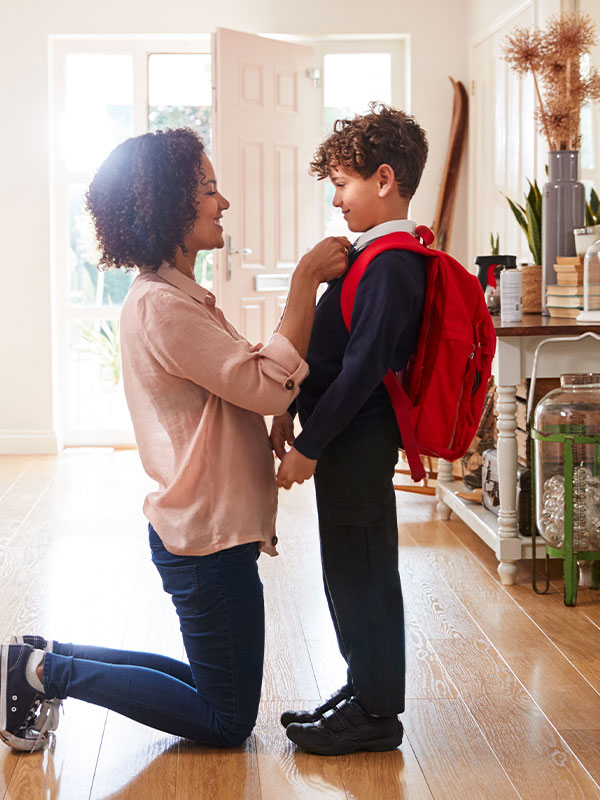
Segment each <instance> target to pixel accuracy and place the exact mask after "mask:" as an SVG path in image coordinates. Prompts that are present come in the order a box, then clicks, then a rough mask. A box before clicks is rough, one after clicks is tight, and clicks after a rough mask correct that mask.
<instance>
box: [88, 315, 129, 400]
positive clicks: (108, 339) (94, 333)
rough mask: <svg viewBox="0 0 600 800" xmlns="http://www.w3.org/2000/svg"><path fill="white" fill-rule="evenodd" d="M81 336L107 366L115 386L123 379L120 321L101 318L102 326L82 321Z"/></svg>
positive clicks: (103, 364)
mask: <svg viewBox="0 0 600 800" xmlns="http://www.w3.org/2000/svg"><path fill="white" fill-rule="evenodd" d="M79 331H80V333H81V338H82V339H83V341H84V342H85V343H86V344H87V347H86V349H87V350H88V352H90V353H93V354H94V355H96V356H97V357H98V359H99V361H100V364H101V365H102V366H103V367H107V368H108V369H109V370H110V374H111V375H112V379H113V383H114V384H115V386H116V385H117V384H118V383H119V381H120V380H121V339H120V337H119V322H118V320H113V321H112V322H107V321H106V320H101V322H100V326H99V327H98V328H97V327H96V326H95V325H87V324H85V323H81V324H80V326H79Z"/></svg>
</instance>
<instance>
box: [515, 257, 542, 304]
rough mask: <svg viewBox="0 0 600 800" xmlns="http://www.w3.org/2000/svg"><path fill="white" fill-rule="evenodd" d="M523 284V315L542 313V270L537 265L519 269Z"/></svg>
mask: <svg viewBox="0 0 600 800" xmlns="http://www.w3.org/2000/svg"><path fill="white" fill-rule="evenodd" d="M520 270H521V276H522V282H523V313H524V314H541V313H542V268H541V266H540V265H539V264H532V265H526V266H523V267H520Z"/></svg>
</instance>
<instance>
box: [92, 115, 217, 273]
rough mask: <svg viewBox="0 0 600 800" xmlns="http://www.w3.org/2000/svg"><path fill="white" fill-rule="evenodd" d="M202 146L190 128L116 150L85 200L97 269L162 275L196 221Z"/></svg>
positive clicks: (151, 135) (147, 135) (152, 135)
mask: <svg viewBox="0 0 600 800" xmlns="http://www.w3.org/2000/svg"><path fill="white" fill-rule="evenodd" d="M203 153H204V144H203V142H202V140H201V139H200V138H199V137H198V136H197V134H196V133H194V131H192V130H191V129H190V128H176V129H168V130H163V131H157V132H156V133H145V134H144V135H143V136H136V137H134V138H132V139H127V141H125V142H123V143H122V144H120V145H118V147H116V148H115V149H114V150H113V151H112V153H111V154H110V155H109V156H108V158H107V159H106V160H105V161H104V162H103V164H102V165H101V166H100V168H99V169H98V171H97V173H96V175H95V176H94V179H93V181H92V182H91V184H90V186H89V189H88V192H87V195H86V201H87V209H88V211H89V213H90V215H91V217H92V219H93V221H94V225H95V227H96V237H97V239H98V243H99V245H100V248H101V251H102V256H101V258H100V263H99V264H98V269H101V270H102V269H109V268H110V267H118V268H123V269H132V268H134V267H145V268H150V269H153V270H156V269H158V267H159V266H160V265H161V263H162V262H163V261H168V262H169V263H171V264H173V262H174V259H175V251H176V250H177V247H181V248H182V249H183V250H184V252H185V248H184V245H183V239H184V236H185V235H186V234H187V233H188V232H189V231H190V230H191V229H192V228H193V226H194V222H195V220H196V215H197V211H196V194H197V187H198V179H202V178H203V177H204V173H203V172H202V154H203Z"/></svg>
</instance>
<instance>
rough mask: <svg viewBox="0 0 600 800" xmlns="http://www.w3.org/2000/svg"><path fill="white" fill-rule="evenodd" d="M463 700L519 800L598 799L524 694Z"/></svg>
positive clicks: (563, 744)
mask: <svg viewBox="0 0 600 800" xmlns="http://www.w3.org/2000/svg"><path fill="white" fill-rule="evenodd" d="M465 702H466V704H467V706H468V708H469V711H470V712H471V713H472V714H473V716H474V718H475V720H476V721H477V724H478V725H479V727H480V729H481V731H482V733H483V734H484V736H485V738H486V740H487V741H488V743H489V744H490V746H491V747H492V749H493V750H494V753H495V754H496V756H497V758H498V759H499V761H500V763H501V764H502V766H503V768H504V770H505V771H506V773H507V774H508V776H509V777H510V779H511V781H512V783H513V785H514V786H515V788H516V789H517V791H518V792H519V794H520V795H521V796H522V797H527V798H528V797H540V798H541V797H543V798H546V799H547V800H550V799H551V798H552V800H563V799H564V798H566V797H568V798H569V800H598V798H600V787H599V786H598V785H597V784H596V783H595V782H594V781H593V780H592V778H591V777H590V776H589V774H588V772H587V771H586V770H585V769H584V768H583V766H582V765H581V763H580V762H579V760H578V758H577V757H576V756H575V754H574V753H573V752H572V751H571V749H570V748H569V746H568V745H567V743H566V742H565V741H564V740H563V739H562V738H561V737H560V735H559V733H558V732H557V731H556V730H555V729H554V727H553V726H551V725H550V724H549V722H548V719H547V717H546V716H545V715H544V714H543V713H542V712H541V711H540V710H539V708H538V707H537V705H535V704H534V702H533V700H532V699H531V698H530V696H529V695H528V694H527V693H526V692H525V691H524V690H523V691H522V692H520V693H519V694H518V696H516V697H513V698H505V697H501V696H494V697H490V696H486V695H478V696H470V697H469V698H466V699H465ZM542 763H543V764H544V769H543V770H540V768H539V765H540V764H542Z"/></svg>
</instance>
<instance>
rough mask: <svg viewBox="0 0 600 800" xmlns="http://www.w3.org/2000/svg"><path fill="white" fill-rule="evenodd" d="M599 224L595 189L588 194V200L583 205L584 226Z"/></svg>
mask: <svg viewBox="0 0 600 800" xmlns="http://www.w3.org/2000/svg"><path fill="white" fill-rule="evenodd" d="M598 223H600V200H599V199H598V195H597V193H596V190H595V189H592V191H591V192H590V199H589V200H587V201H586V204H585V224H586V225H598Z"/></svg>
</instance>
